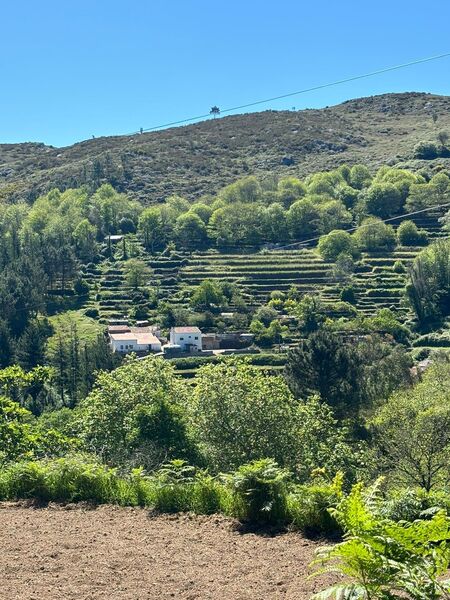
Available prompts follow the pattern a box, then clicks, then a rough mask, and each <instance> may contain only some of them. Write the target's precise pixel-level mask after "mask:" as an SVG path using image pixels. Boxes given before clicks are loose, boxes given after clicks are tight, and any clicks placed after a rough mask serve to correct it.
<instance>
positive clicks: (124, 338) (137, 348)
mask: <svg viewBox="0 0 450 600" xmlns="http://www.w3.org/2000/svg"><path fill="white" fill-rule="evenodd" d="M109 340H110V343H111V347H112V350H113V352H122V353H124V354H127V353H129V352H161V342H160V340H159V339H158V338H157V337H156V336H155V335H153V333H151V332H148V331H142V332H141V331H127V332H123V333H110V334H109Z"/></svg>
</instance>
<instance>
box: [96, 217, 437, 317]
mask: <svg viewBox="0 0 450 600" xmlns="http://www.w3.org/2000/svg"><path fill="white" fill-rule="evenodd" d="M440 216H441V215H440V214H439V213H434V214H433V213H431V214H430V213H422V214H420V215H417V216H416V217H415V218H414V221H415V222H416V223H417V225H418V226H419V227H421V228H424V229H426V230H427V231H428V234H429V237H430V239H436V238H438V237H441V236H443V235H446V233H445V232H443V231H442V229H441V227H440V224H439V220H438V219H439V217H440ZM400 222H401V221H399V222H398V223H394V226H395V227H397V226H398V225H399V223H400ZM131 241H132V242H133V244H134V246H135V247H137V248H139V253H140V255H141V256H140V257H141V258H142V260H144V261H146V263H147V264H148V266H149V267H151V269H152V272H153V274H152V278H151V281H150V286H152V287H155V288H157V289H158V295H159V297H160V298H164V299H167V301H168V302H170V303H171V304H173V305H176V306H187V305H188V302H189V297H190V294H191V292H192V290H193V289H195V287H196V286H197V285H198V284H199V283H200V282H201V281H203V280H204V279H215V280H220V281H227V282H230V283H235V284H236V285H237V286H238V288H239V289H240V291H241V293H242V295H243V297H244V299H245V300H246V302H247V303H248V304H249V305H250V306H252V307H257V306H258V305H261V304H264V303H265V302H267V300H268V297H269V295H270V293H271V292H272V291H274V290H279V291H284V292H287V291H288V290H289V289H290V288H291V287H292V286H295V288H297V289H298V291H299V292H300V293H308V292H309V293H314V294H318V295H319V297H320V298H321V299H322V300H323V302H324V303H328V304H332V303H335V302H336V301H338V300H339V290H340V287H341V286H340V285H339V284H338V283H337V282H336V281H335V280H334V279H333V275H332V267H333V265H332V264H331V263H327V262H325V261H323V260H322V259H321V258H320V256H318V255H317V253H316V252H315V251H314V249H313V248H308V249H306V248H303V249H292V250H270V251H269V250H262V251H253V252H252V251H245V252H233V253H232V252H228V253H221V252H219V251H215V250H210V251H208V252H194V253H191V254H188V253H180V252H178V253H177V254H176V255H175V256H172V257H170V258H169V257H166V256H150V255H148V254H147V253H146V252H145V251H144V249H143V248H142V246H140V244H139V242H138V240H136V239H134V238H133V239H132V240H131ZM421 249H422V248H421V247H418V246H417V247H414V246H409V247H397V248H396V249H395V251H393V252H390V253H386V252H384V253H371V254H365V255H363V257H362V260H361V263H360V264H359V265H358V267H357V270H356V273H355V276H354V278H353V282H352V283H353V286H354V288H355V291H356V296H357V305H356V306H357V308H358V309H359V310H360V311H361V312H363V313H364V314H366V315H373V314H375V313H376V312H377V311H378V310H379V309H380V308H384V307H388V308H391V309H392V310H395V311H396V312H397V314H398V316H399V317H400V318H407V316H408V312H409V309H408V307H407V305H406V304H405V302H404V286H405V281H406V275H405V274H404V273H396V272H395V271H394V269H393V267H394V264H395V263H396V262H397V261H401V262H402V263H403V265H404V266H405V267H407V266H408V265H409V264H410V263H411V261H412V260H413V259H414V257H415V256H416V255H417V254H418V252H420V250H421ZM123 265H124V263H123V261H121V260H116V261H108V262H105V263H103V264H102V265H97V266H95V265H91V266H90V268H88V269H87V270H86V273H85V276H86V278H87V279H88V280H89V282H90V284H91V285H92V289H91V294H90V298H89V303H88V307H90V308H97V309H98V311H99V317H100V318H102V319H109V318H124V317H126V316H128V315H129V312H130V310H131V308H132V293H133V291H132V290H131V288H129V287H127V285H126V282H125V279H124V274H123ZM230 308H231V309H232V308H233V306H231V307H230ZM153 316H156V315H154V314H153V313H152V311H150V318H152V317H153Z"/></svg>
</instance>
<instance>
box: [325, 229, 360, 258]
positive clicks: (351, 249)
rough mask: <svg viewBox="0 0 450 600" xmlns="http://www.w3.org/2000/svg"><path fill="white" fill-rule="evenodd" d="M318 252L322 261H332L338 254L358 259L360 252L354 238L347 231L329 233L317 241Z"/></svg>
mask: <svg viewBox="0 0 450 600" xmlns="http://www.w3.org/2000/svg"><path fill="white" fill-rule="evenodd" d="M318 250H319V252H320V254H321V255H322V258H323V259H324V260H329V261H334V260H336V259H337V257H338V256H339V255H340V254H346V255H348V256H351V257H353V258H358V257H359V255H360V252H359V250H358V248H357V246H356V243H355V240H354V237H353V236H352V235H350V233H348V232H347V231H339V230H335V231H330V233H328V234H327V235H325V236H322V237H321V238H320V240H319V244H318Z"/></svg>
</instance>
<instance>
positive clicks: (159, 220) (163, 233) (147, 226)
mask: <svg viewBox="0 0 450 600" xmlns="http://www.w3.org/2000/svg"><path fill="white" fill-rule="evenodd" d="M139 233H140V234H141V235H142V238H143V242H144V246H145V247H146V249H147V250H150V252H154V251H155V250H156V249H158V248H163V247H164V245H165V244H166V243H167V242H168V236H167V234H168V230H167V227H164V223H163V217H162V213H161V210H160V208H159V207H150V208H146V209H144V210H143V211H142V213H141V214H140V216H139Z"/></svg>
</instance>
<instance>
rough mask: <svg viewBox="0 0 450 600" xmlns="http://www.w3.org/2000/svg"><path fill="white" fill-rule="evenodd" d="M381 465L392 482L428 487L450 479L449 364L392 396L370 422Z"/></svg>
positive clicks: (446, 363)
mask: <svg viewBox="0 0 450 600" xmlns="http://www.w3.org/2000/svg"><path fill="white" fill-rule="evenodd" d="M372 429H373V435H374V441H375V448H376V450H377V452H378V454H377V456H378V461H379V464H380V466H383V467H384V469H385V470H386V471H387V472H388V473H389V477H390V478H391V479H393V480H394V481H398V482H401V483H402V484H405V485H412V486H415V487H417V486H419V487H422V488H424V489H425V490H427V491H429V490H431V489H433V488H436V487H445V486H446V485H448V484H449V483H450V363H448V362H442V363H440V362H438V363H436V364H435V365H434V366H433V367H431V368H430V369H428V370H427V372H426V373H425V374H424V375H423V380H422V381H420V382H419V383H417V384H416V385H415V386H414V387H412V388H410V389H407V390H405V391H401V392H398V393H396V394H394V395H393V396H392V397H391V398H390V399H389V400H388V401H387V402H386V403H385V404H384V405H383V406H382V407H381V408H380V409H379V410H378V411H377V413H376V414H375V416H374V418H373V420H372Z"/></svg>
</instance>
